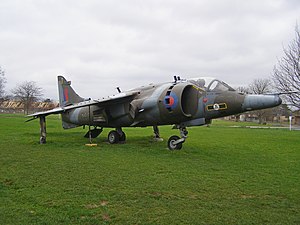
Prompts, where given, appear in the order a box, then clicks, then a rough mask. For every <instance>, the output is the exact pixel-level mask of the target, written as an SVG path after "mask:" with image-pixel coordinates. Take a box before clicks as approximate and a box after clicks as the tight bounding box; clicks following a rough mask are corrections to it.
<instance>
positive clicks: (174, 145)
mask: <svg viewBox="0 0 300 225" xmlns="http://www.w3.org/2000/svg"><path fill="white" fill-rule="evenodd" d="M179 130H180V136H181V138H180V137H178V136H176V135H173V136H171V137H170V138H169V140H168V148H169V149H170V150H172V151H173V150H180V149H181V148H182V144H183V143H184V142H185V139H187V134H188V131H187V130H186V127H179Z"/></svg>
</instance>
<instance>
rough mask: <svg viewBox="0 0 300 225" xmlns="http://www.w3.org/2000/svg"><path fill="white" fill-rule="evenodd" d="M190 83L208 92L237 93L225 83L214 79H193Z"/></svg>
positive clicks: (189, 80)
mask: <svg viewBox="0 0 300 225" xmlns="http://www.w3.org/2000/svg"><path fill="white" fill-rule="evenodd" d="M188 82H191V83H193V84H195V85H197V86H198V87H200V88H202V89H204V90H206V91H235V90H234V89H233V88H232V87H230V86H229V85H228V84H226V83H225V82H223V81H220V80H218V79H216V78H213V77H198V78H192V79H188Z"/></svg>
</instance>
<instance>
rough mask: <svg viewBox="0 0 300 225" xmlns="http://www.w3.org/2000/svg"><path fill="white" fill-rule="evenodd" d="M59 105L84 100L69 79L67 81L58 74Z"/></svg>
mask: <svg viewBox="0 0 300 225" xmlns="http://www.w3.org/2000/svg"><path fill="white" fill-rule="evenodd" d="M57 80H58V93H59V106H67V105H72V104H74V103H78V102H82V101H84V98H82V97H80V96H79V95H78V94H77V93H76V92H75V91H74V90H73V88H72V87H71V81H67V80H66V79H65V78H64V77H63V76H58V77H57Z"/></svg>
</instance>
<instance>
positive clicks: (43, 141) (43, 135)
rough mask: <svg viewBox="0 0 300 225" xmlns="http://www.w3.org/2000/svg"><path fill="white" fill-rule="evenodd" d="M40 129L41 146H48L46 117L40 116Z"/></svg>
mask: <svg viewBox="0 0 300 225" xmlns="http://www.w3.org/2000/svg"><path fill="white" fill-rule="evenodd" d="M40 128H41V130H40V131H41V136H40V144H46V117H45V116H40Z"/></svg>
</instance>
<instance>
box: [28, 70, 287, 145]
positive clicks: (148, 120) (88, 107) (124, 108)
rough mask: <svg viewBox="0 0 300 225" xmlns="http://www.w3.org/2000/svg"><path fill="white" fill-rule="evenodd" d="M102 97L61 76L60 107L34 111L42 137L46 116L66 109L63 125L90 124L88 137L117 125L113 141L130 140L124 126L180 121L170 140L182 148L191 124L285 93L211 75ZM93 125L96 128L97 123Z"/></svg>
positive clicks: (262, 104) (270, 103) (272, 102)
mask: <svg viewBox="0 0 300 225" xmlns="http://www.w3.org/2000/svg"><path fill="white" fill-rule="evenodd" d="M117 90H118V93H117V94H115V95H112V96H108V97H105V98H102V99H98V100H91V99H84V98H82V97H80V96H79V95H78V94H77V93H76V92H75V91H74V90H73V88H72V87H71V82H70V81H67V80H66V79H65V78H64V77H62V76H58V91H59V107H58V108H54V109H52V110H48V111H44V112H37V113H34V114H31V115H29V116H30V117H32V118H31V119H29V120H28V121H30V120H33V119H36V118H39V119H40V126H41V130H40V131H41V136H40V143H41V144H43V143H46V116H48V115H50V114H61V116H62V126H63V128H64V129H70V128H74V127H78V126H89V131H88V132H87V134H86V135H85V137H89V138H90V140H91V138H95V137H97V136H98V135H99V134H100V133H101V132H102V130H103V128H114V130H112V131H110V132H109V134H108V142H109V143H111V144H115V143H119V142H124V141H125V139H126V135H125V133H124V132H123V131H122V128H123V127H146V126H153V129H154V134H155V137H156V138H160V134H159V129H158V126H162V125H174V127H175V128H177V129H179V131H180V137H179V136H177V135H173V136H171V137H170V138H169V140H168V148H169V149H170V150H179V149H181V148H182V144H183V143H184V142H185V140H186V138H187V134H188V131H187V127H190V126H202V125H205V124H209V123H211V120H212V119H215V118H220V117H224V116H229V115H234V114H239V113H243V112H245V111H251V110H258V109H265V108H270V107H275V106H278V105H280V104H281V102H282V100H281V98H280V97H279V94H269V95H252V94H244V93H240V92H238V91H236V90H234V89H233V88H232V87H230V86H229V85H228V84H226V83H224V82H223V81H220V80H218V79H214V78H210V77H200V78H193V79H180V77H177V76H174V80H173V81H171V82H166V83H161V84H149V85H147V86H142V87H139V88H135V89H132V90H130V91H126V92H122V91H121V90H120V88H117ZM91 127H93V129H91Z"/></svg>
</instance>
